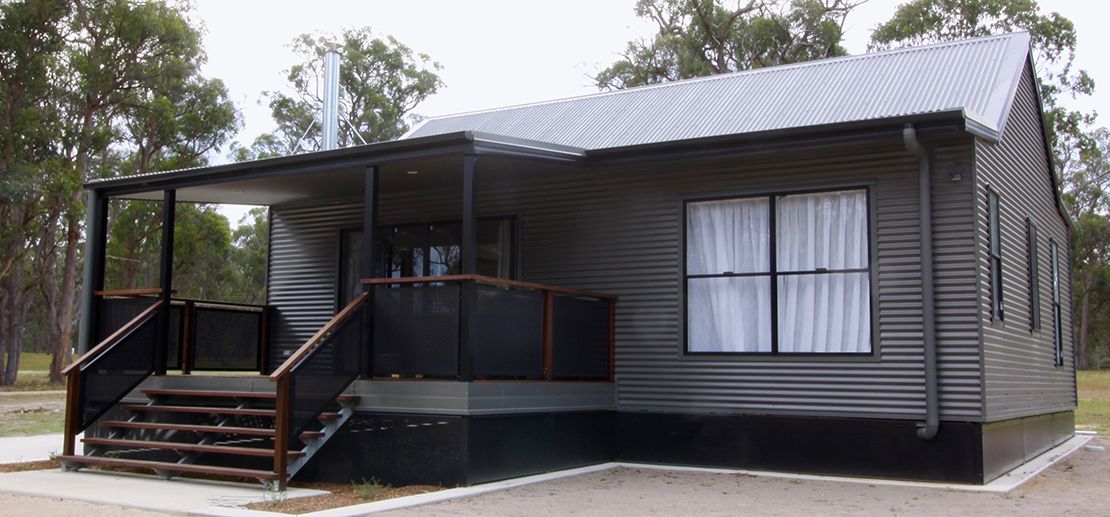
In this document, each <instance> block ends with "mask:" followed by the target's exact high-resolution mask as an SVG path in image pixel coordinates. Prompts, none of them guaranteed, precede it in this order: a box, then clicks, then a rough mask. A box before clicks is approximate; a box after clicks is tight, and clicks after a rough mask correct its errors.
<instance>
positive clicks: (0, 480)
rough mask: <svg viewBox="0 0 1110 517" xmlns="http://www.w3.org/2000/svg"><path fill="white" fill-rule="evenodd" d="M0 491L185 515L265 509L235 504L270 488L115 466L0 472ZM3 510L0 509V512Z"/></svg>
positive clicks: (301, 493)
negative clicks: (163, 475) (105, 469)
mask: <svg viewBox="0 0 1110 517" xmlns="http://www.w3.org/2000/svg"><path fill="white" fill-rule="evenodd" d="M0 492H6V493H9V494H20V495H29V496H38V497H49V498H52V499H66V500H71V501H84V502H89V503H100V504H109V505H117V506H126V507H130V508H137V509H141V510H150V511H161V512H168V513H178V514H187V515H217V516H219V515H266V514H267V513H269V512H251V511H249V510H242V509H239V508H238V507H239V506H242V505H245V504H249V503H254V502H261V501H267V500H269V499H268V498H270V497H273V494H272V492H270V491H268V490H266V489H265V488H263V487H262V485H260V484H248V483H227V482H216V481H205V480H199V479H183V478H174V479H172V480H170V481H165V480H162V479H159V478H157V477H155V476H149V475H142V474H128V473H119V472H97V471H92V470H87V471H81V472H62V471H61V470H33V471H27V472H11V473H8V474H0ZM326 493H327V492H323V491H320V490H309V489H305V488H290V489H289V490H288V491H287V492H286V494H285V497H286V498H288V499H293V498H297V497H308V496H313V495H323V494H326ZM2 514H3V511H0V515H2Z"/></svg>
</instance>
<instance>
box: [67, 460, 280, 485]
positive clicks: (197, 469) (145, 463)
mask: <svg viewBox="0 0 1110 517" xmlns="http://www.w3.org/2000/svg"><path fill="white" fill-rule="evenodd" d="M57 459H58V460H61V461H63V462H70V463H80V464H83V465H98V466H108V467H132V468H147V469H157V470H166V471H170V472H192V473H196V474H212V475H216V476H236V477H244V478H258V479H278V477H279V476H278V474H277V473H276V472H271V471H268V470H253V469H240V468H232V467H216V466H212V465H195V464H184V463H169V462H165V461H149V460H129V459H124V458H105V457H103V456H76V455H74V456H66V455H60V456H57Z"/></svg>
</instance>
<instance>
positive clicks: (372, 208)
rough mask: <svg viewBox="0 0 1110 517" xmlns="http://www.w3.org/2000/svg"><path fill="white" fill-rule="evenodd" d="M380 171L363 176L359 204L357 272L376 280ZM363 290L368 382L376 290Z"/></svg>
mask: <svg viewBox="0 0 1110 517" xmlns="http://www.w3.org/2000/svg"><path fill="white" fill-rule="evenodd" d="M379 172H380V171H379V169H378V167H377V166H371V167H367V168H366V171H365V172H364V173H363V176H364V179H365V189H364V192H363V205H362V257H361V259H362V271H361V272H360V274H361V276H362V278H377V277H378V276H379V275H380V274H381V268H380V267H379V266H378V258H379V256H380V255H381V251H380V250H379V249H378V245H379V243H380V240H381V236H380V235H378V176H379ZM365 288H366V289H369V291H370V296H369V297H368V298H367V299H366V309H365V311H366V312H365V313H364V314H365V315H366V316H365V317H366V324H365V325H364V326H363V328H364V329H365V331H366V336H365V338H364V339H363V340H362V342H363V346H362V348H361V350H362V357H361V358H360V364H361V365H362V377H363V378H364V379H369V378H371V377H373V376H374V290H375V289H377V287H376V286H372V285H371V286H366V287H365Z"/></svg>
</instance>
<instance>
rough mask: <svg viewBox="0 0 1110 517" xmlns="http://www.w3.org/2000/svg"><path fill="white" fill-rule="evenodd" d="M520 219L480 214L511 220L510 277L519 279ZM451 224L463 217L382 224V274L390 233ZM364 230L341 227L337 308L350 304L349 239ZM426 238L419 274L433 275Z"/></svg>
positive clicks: (360, 227)
mask: <svg viewBox="0 0 1110 517" xmlns="http://www.w3.org/2000/svg"><path fill="white" fill-rule="evenodd" d="M519 219H520V218H519V217H518V216H517V215H515V214H511V215H493V216H484V217H479V218H478V223H483V222H488V221H508V222H509V240H510V242H509V250H510V254H511V257H509V279H510V280H516V279H518V278H519V275H520V234H519V232H520V224H519ZM449 224H462V220H461V219H443V220H435V221H411V222H403V223H394V224H382V225H379V226H378V237H379V240H380V242H379V249H378V265H379V271H378V274H379V275H381V274H385V273H386V272H387V271H386V270H385V268H387V267H389V255H390V253H391V250H390V249H389V246H388V243H387V241H386V232H392V231H393V229H394V228H400V227H406V226H409V227H411V226H424V227H427V228H431V227H433V226H436V225H449ZM362 231H363V227H362V226H344V227H341V228H339V229H338V237H337V239H336V242H337V244H338V251H337V253H336V270H335V276H336V289H335V304H336V305H335V306H336V310H339V309H342V308H343V307H344V306H345V305H346V304H344V303H343V294H344V292H343V291H344V278H343V276H344V275H343V268H344V264H343V252H344V250H345V249H346V246H347V240H348V239H350V235H351V233H355V232H362ZM425 240H426V242H425V243H424V247H423V250H424V256H425V261H424V271H423V272H421V274H420V275H418V276H433V275H431V274H430V269H431V264H430V262H431V261H430V260H429V259H428V257H429V256H430V248H431V245H430V240H429V239H425Z"/></svg>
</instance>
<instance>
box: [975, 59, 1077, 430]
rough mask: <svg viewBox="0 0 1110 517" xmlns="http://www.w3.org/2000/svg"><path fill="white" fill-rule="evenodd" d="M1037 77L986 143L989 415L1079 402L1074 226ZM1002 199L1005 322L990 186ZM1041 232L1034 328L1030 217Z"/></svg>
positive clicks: (982, 299) (981, 185) (981, 179)
mask: <svg viewBox="0 0 1110 517" xmlns="http://www.w3.org/2000/svg"><path fill="white" fill-rule="evenodd" d="M1035 95H1036V93H1035V90H1034V86H1033V76H1032V74H1031V72H1030V70H1029V68H1028V66H1027V67H1026V70H1025V72H1024V74H1023V76H1022V80H1021V82H1020V84H1019V87H1018V94H1017V96H1016V98H1015V100H1014V104H1013V107H1012V111H1011V113H1010V118H1009V122H1008V123H1007V126H1006V130H1005V134H1004V135H1003V138H1002V142H1000V143H999V144H992V143H989V142H978V143H977V145H976V158H975V160H976V167H977V170H978V180H977V185H978V189H977V190H978V192H977V195H976V199H975V206H976V217H975V220H976V221H978V224H977V228H978V231H979V243H980V245H979V254H978V256H979V277H980V289H979V312H980V314H981V316H980V317H981V318H982V319H983V359H984V376H985V384H984V387H985V399H986V417H987V419H988V420H1002V419H1006V418H1011V417H1016V416H1021V415H1027V414H1037V413H1046V412H1051V411H1062V410H1068V409H1071V408H1074V407H1075V402H1076V401H1075V357H1074V353H1073V352H1074V349H1073V345H1072V342H1073V339H1072V332H1071V329H1072V313H1071V303H1070V302H1071V282H1070V281H1069V279H1070V277H1069V276H1068V273H1067V272H1068V267H1069V266H1068V264H1069V263H1070V260H1069V246H1068V243H1069V239H1068V234H1067V228H1066V226H1065V225H1064V222H1063V220H1062V219H1061V218H1060V215H1059V213H1058V212H1057V210H1056V205H1055V204H1054V201H1053V186H1052V183H1051V180H1050V174H1051V172H1050V171H1049V169H1048V165H1047V163H1046V161H1045V155H1044V140H1043V137H1042V136H1041V135H1042V134H1041V121H1040V118H1039V116H1038V112H1037V109H1038V108H1037V104H1036V97H1035ZM988 188H993V189H994V190H995V191H996V192H998V193H999V196H1000V200H1001V209H1000V214H1001V225H1002V232H1001V233H1002V274H1003V278H1002V285H1003V290H1002V293H1003V307H1004V309H1005V316H1004V319H1005V321H1004V322H1001V323H992V322H991V318H990V264H989V260H988V258H987V257H988V248H987V246H988V244H987V243H988V241H987V236H988V234H987V228H988V225H987V209H986V203H987V201H986V199H987V189H988ZM1027 217H1029V218H1032V219H1033V220H1034V221H1036V223H1037V226H1038V232H1039V242H1038V243H1037V247H1038V250H1037V259H1038V261H1039V265H1040V285H1039V286H1038V288H1037V294H1038V296H1039V297H1040V306H1041V310H1040V317H1041V330H1039V331H1031V330H1030V312H1029V305H1030V304H1029V280H1030V279H1029V268H1028V266H1027V250H1028V245H1027V243H1026V230H1025V219H1026V218H1027ZM1049 239H1052V240H1055V241H1056V243H1057V244H1058V245H1059V246H1060V254H1061V257H1060V275H1061V277H1060V284H1061V302H1062V303H1061V305H1062V307H1061V313H1062V315H1063V328H1064V365H1063V366H1056V364H1055V345H1054V342H1053V340H1054V334H1053V328H1052V268H1051V266H1052V263H1051V258H1050V255H1049Z"/></svg>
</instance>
